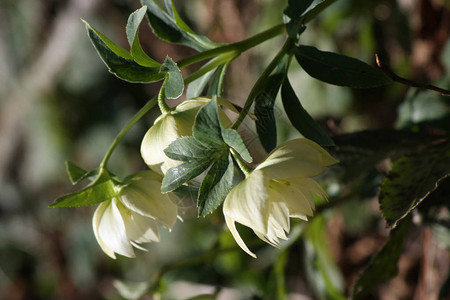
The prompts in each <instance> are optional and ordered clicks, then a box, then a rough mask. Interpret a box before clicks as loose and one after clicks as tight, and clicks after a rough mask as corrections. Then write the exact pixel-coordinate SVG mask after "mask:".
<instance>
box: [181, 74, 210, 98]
mask: <svg viewBox="0 0 450 300" xmlns="http://www.w3.org/2000/svg"><path fill="white" fill-rule="evenodd" d="M214 72H215V70H212V71H209V72H208V73H206V74H205V75H203V76H201V77H199V78H197V79H195V80H194V81H192V82H191V83H189V85H188V86H187V89H186V99H191V98H196V97H198V96H200V95H201V94H202V92H203V90H204V89H205V86H206V84H207V83H208V81H209V80H210V79H211V76H212V75H213V74H214Z"/></svg>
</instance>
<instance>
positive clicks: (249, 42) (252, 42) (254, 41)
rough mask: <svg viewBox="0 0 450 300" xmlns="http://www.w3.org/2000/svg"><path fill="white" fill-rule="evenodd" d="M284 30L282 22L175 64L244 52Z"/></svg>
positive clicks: (190, 62)
mask: <svg viewBox="0 0 450 300" xmlns="http://www.w3.org/2000/svg"><path fill="white" fill-rule="evenodd" d="M283 32H285V26H284V24H279V25H276V26H274V27H272V28H270V29H268V30H266V31H263V32H261V33H258V34H256V35H254V36H252V37H250V38H248V39H245V40H243V41H240V42H236V43H232V44H227V45H223V46H219V47H217V48H214V49H210V50H206V51H204V52H200V53H197V54H194V55H192V56H189V57H186V58H184V59H182V60H180V61H178V62H177V65H178V67H179V68H183V67H186V66H189V65H192V64H194V63H196V62H199V61H202V60H206V59H208V58H211V57H215V56H218V55H220V54H223V53H226V52H236V51H237V52H240V53H241V52H244V51H246V50H248V49H250V48H253V47H255V46H256V45H259V44H261V43H263V42H265V41H267V40H270V39H272V38H274V37H276V36H277V35H280V34H282V33H283Z"/></svg>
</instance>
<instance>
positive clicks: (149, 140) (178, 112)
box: [141, 97, 235, 174]
mask: <svg viewBox="0 0 450 300" xmlns="http://www.w3.org/2000/svg"><path fill="white" fill-rule="evenodd" d="M209 101H211V98H207V97H199V98H194V99H189V100H185V101H184V102H182V103H180V104H179V105H178V106H177V107H176V108H175V109H174V110H173V111H170V112H167V113H163V114H162V115H161V116H159V117H158V118H157V119H156V120H155V122H154V124H153V126H152V127H150V129H149V130H148V131H147V133H146V134H145V136H144V139H143V140H142V144H141V155H142V158H143V159H144V161H145V163H146V164H147V165H148V166H149V167H150V169H152V170H153V171H155V172H158V173H160V174H165V173H166V172H167V170H168V169H170V168H172V167H175V166H177V165H179V164H181V162H180V161H176V160H172V159H170V158H168V157H167V156H166V154H165V153H164V149H166V148H167V147H168V146H169V145H170V143H172V142H173V141H175V140H176V139H177V138H179V137H182V136H191V135H192V127H193V125H194V122H195V116H196V115H197V113H198V111H199V110H200V109H201V108H202V107H203V106H204V105H206V104H207V103H208V102H209ZM218 103H219V104H221V105H224V106H225V107H227V108H229V109H231V110H234V111H235V108H234V107H233V106H232V105H231V104H230V103H229V102H228V101H227V100H225V99H222V98H218ZM219 118H220V120H221V122H222V124H223V125H224V126H227V123H230V121H229V119H227V117H226V115H225V113H223V111H222V110H219Z"/></svg>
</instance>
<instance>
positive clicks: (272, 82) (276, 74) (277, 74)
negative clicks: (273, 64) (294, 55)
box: [254, 55, 290, 152]
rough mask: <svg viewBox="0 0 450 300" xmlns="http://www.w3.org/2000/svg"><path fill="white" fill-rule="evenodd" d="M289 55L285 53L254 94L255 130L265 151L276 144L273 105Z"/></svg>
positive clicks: (286, 67) (285, 70) (271, 148)
mask: <svg viewBox="0 0 450 300" xmlns="http://www.w3.org/2000/svg"><path fill="white" fill-rule="evenodd" d="M289 61H290V55H285V56H284V57H283V58H282V59H281V61H280V62H279V64H278V66H277V68H276V69H275V70H274V71H273V72H272V74H270V76H268V77H267V79H266V80H265V81H264V82H263V83H262V86H263V88H262V89H261V90H260V91H258V93H257V94H256V96H255V110H254V113H255V116H256V118H257V120H256V122H255V123H256V131H257V133H258V136H259V139H260V141H261V144H262V145H263V147H264V149H266V151H267V152H270V151H272V150H273V149H274V148H275V146H276V144H277V129H276V124H275V115H274V110H273V107H274V105H275V99H276V97H277V94H278V90H279V89H280V86H281V84H282V82H283V80H284V77H285V76H286V72H287V69H288V66H289Z"/></svg>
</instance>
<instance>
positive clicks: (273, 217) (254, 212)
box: [223, 139, 337, 257]
mask: <svg viewBox="0 0 450 300" xmlns="http://www.w3.org/2000/svg"><path fill="white" fill-rule="evenodd" d="M336 162H337V160H336V159H334V158H333V157H331V155H329V154H328V153H327V152H326V151H325V150H324V149H323V148H321V147H320V146H319V145H317V144H316V143H314V142H312V141H310V140H307V139H295V140H291V141H288V142H286V143H284V144H282V145H280V146H279V147H277V148H276V149H274V150H273V151H272V152H271V153H270V154H269V155H268V157H267V158H266V160H265V161H264V162H262V163H261V164H260V165H259V166H258V167H257V168H256V169H255V170H253V171H252V172H251V173H250V174H249V175H248V176H247V178H246V179H245V180H244V181H242V182H241V183H239V184H238V185H237V186H236V187H235V188H233V190H231V192H230V193H229V194H228V196H227V197H226V199H225V202H224V205H223V213H224V216H225V222H226V224H227V226H228V228H229V229H230V231H231V233H232V235H233V237H234V239H235V240H236V242H237V243H238V245H239V246H240V247H241V248H242V249H243V250H244V251H245V252H247V253H248V254H249V255H251V256H253V257H256V256H255V254H254V253H252V252H251V251H250V250H249V249H248V247H247V246H246V245H245V243H244V241H243V240H242V238H241V237H240V235H239V233H238V231H237V230H236V225H235V222H238V223H240V224H242V225H245V226H247V227H250V228H251V229H252V230H253V231H254V232H255V234H256V235H257V236H258V237H259V238H260V239H262V240H264V241H265V242H267V243H269V244H271V245H273V246H278V245H279V239H287V237H286V233H289V229H290V221H289V217H296V218H300V219H303V220H307V217H308V216H312V215H313V210H314V198H313V194H316V195H317V196H321V197H326V194H325V192H324V191H323V190H322V188H321V187H320V185H319V184H318V183H317V182H316V181H314V180H313V179H311V178H310V177H313V176H316V175H318V174H320V173H321V172H323V171H324V170H325V169H326V168H327V166H330V165H332V164H335V163H336Z"/></svg>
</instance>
